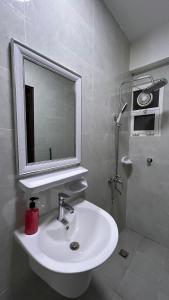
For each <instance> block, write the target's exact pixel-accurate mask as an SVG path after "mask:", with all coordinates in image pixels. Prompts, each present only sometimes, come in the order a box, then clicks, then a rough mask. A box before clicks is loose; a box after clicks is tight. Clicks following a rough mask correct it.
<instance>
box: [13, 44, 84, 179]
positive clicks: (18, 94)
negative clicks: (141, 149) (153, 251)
mask: <svg viewBox="0 0 169 300" xmlns="http://www.w3.org/2000/svg"><path fill="white" fill-rule="evenodd" d="M11 54H12V81H13V97H14V119H15V142H16V161H17V173H18V175H19V176H23V175H28V174H32V173H35V174H36V173H39V172H44V171H52V170H55V169H58V168H59V169H60V168H65V167H71V166H74V165H77V164H80V162H81V76H80V75H78V74H76V73H75V72H73V71H71V70H69V69H67V68H65V67H63V66H62V65H60V64H58V63H56V62H54V61H52V60H50V59H49V58H47V57H45V56H43V55H42V54H40V53H38V52H36V51H34V50H32V49H30V48H29V47H27V46H25V45H23V44H21V43H20V42H18V41H16V40H13V39H12V41H11ZM24 59H28V60H30V61H32V62H35V63H36V64H38V65H40V66H42V67H45V68H47V69H48V70H50V71H53V72H56V73H57V74H60V75H63V76H64V77H66V78H68V79H70V80H72V81H74V82H75V94H76V103H75V106H76V113H75V115H76V130H75V131H76V138H75V143H76V147H75V148H76V155H75V157H70V158H64V159H58V160H52V161H43V162H36V163H30V164H27V146H26V127H25V126H26V123H25V94H24Z"/></svg>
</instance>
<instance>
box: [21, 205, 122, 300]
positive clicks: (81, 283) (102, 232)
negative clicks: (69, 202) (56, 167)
mask: <svg viewBox="0 0 169 300" xmlns="http://www.w3.org/2000/svg"><path fill="white" fill-rule="evenodd" d="M73 207H74V213H73V214H70V213H69V212H68V213H67V214H66V219H67V220H68V221H69V229H68V230H66V228H65V226H64V225H63V224H62V223H61V222H59V221H58V220H57V218H56V214H57V213H56V212H54V213H52V214H50V215H49V216H48V217H47V218H46V219H44V220H42V222H41V225H40V226H39V230H38V232H37V233H36V234H34V235H32V236H27V235H25V234H24V233H23V230H17V231H15V236H16V238H17V239H18V241H19V242H20V243H21V245H22V246H23V248H24V249H25V250H26V252H27V253H28V255H29V258H30V265H31V268H32V269H33V270H34V271H35V272H36V273H37V274H38V275H39V276H40V277H41V278H42V279H44V280H45V281H46V282H47V283H48V284H49V285H51V286H52V287H53V288H55V289H56V290H57V291H59V292H60V293H61V294H63V295H64V296H67V297H70V298H74V297H77V296H79V295H80V294H82V293H83V292H84V291H85V290H86V288H87V287H88V285H89V283H90V278H91V272H90V271H91V270H92V269H93V268H95V267H97V266H99V265H100V264H102V263H103V262H104V261H106V260H107V259H108V258H109V256H110V255H111V254H112V253H113V251H114V249H115V247H116V245H117V241H118V229H117V225H116V223H115V221H114V219H113V218H112V217H111V216H110V215H109V214H108V213H107V212H105V211H104V210H102V209H101V208H99V207H97V206H96V205H94V204H92V203H90V202H88V201H86V200H81V201H78V202H74V204H73ZM72 242H77V243H78V244H79V249H77V250H71V248H70V244H71V243H72ZM66 285H67V288H68V290H66ZM77 285H78V286H77ZM77 289H78V290H77Z"/></svg>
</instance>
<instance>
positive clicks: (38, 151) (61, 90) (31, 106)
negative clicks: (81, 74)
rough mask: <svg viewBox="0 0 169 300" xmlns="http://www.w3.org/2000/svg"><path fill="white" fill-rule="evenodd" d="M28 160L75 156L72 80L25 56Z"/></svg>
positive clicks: (73, 90) (73, 91)
mask: <svg viewBox="0 0 169 300" xmlns="http://www.w3.org/2000/svg"><path fill="white" fill-rule="evenodd" d="M24 78H25V108H26V113H25V119H26V139H27V141H26V142H27V163H34V162H40V161H49V160H54V159H62V158H67V157H74V156H75V125H76V124H75V108H76V107H75V100H76V99H75V82H74V81H72V80H70V79H68V78H65V77H64V76H62V75H60V74H57V73H55V72H52V71H50V70H48V69H46V68H44V67H42V66H40V65H38V64H36V63H34V62H31V61H29V60H27V59H24Z"/></svg>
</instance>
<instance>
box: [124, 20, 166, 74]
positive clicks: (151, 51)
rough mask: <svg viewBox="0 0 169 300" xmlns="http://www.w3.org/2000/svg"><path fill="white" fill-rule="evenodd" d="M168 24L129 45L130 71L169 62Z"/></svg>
mask: <svg viewBox="0 0 169 300" xmlns="http://www.w3.org/2000/svg"><path fill="white" fill-rule="evenodd" d="M168 49H169V23H167V24H165V25H163V26H161V27H159V28H158V29H155V30H153V31H151V32H148V33H147V34H145V35H143V36H142V37H140V38H139V39H136V40H135V41H133V42H132V44H131V53H130V71H133V70H135V69H138V68H142V67H144V66H149V65H151V64H156V63H157V62H158V61H165V60H166V59H167V60H168V61H169V54H168Z"/></svg>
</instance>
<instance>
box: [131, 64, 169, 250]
mask: <svg viewBox="0 0 169 300" xmlns="http://www.w3.org/2000/svg"><path fill="white" fill-rule="evenodd" d="M148 73H149V74H152V75H153V76H154V78H155V79H158V78H162V77H164V78H166V79H167V80H169V65H166V66H163V67H160V68H158V69H155V70H152V71H149V72H148ZM168 100H169V85H167V86H165V90H164V102H163V113H162V126H161V136H154V137H153V136H150V137H130V146H129V147H130V157H131V159H132V160H133V171H132V174H131V176H130V178H129V180H128V195H127V225H128V226H129V227H130V228H132V229H134V230H135V231H138V232H140V233H142V234H144V235H145V236H147V237H149V238H151V239H153V240H155V241H157V242H159V243H162V244H163V245H165V246H167V247H169V192H168V191H169V151H168V145H169V141H168V139H169V101H168ZM147 157H152V158H153V162H152V165H151V166H147V162H146V159H147Z"/></svg>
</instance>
